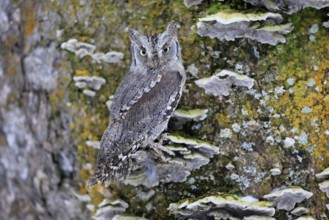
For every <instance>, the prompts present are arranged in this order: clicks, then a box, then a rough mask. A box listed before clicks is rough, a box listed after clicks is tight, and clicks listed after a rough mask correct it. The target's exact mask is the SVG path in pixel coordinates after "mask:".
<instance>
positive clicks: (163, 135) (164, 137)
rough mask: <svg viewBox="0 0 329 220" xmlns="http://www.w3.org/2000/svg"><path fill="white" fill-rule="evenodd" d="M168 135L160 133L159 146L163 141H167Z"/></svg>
mask: <svg viewBox="0 0 329 220" xmlns="http://www.w3.org/2000/svg"><path fill="white" fill-rule="evenodd" d="M168 136H169V135H168V133H162V134H160V138H159V144H161V145H163V141H164V140H166V139H168Z"/></svg>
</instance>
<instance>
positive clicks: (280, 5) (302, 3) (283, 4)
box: [244, 0, 329, 14]
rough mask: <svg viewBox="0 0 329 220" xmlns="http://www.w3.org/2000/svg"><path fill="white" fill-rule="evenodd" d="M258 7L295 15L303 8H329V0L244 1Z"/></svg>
mask: <svg viewBox="0 0 329 220" xmlns="http://www.w3.org/2000/svg"><path fill="white" fill-rule="evenodd" d="M244 1H245V2H248V3H251V4H253V5H257V6H264V7H266V8H267V9H268V10H271V11H283V12H284V13H287V14H292V13H295V12H297V11H299V10H301V9H303V8H309V7H310V8H316V9H321V8H325V7H329V0H284V1H281V0H275V1H269V0H244Z"/></svg>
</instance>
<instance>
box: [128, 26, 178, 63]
mask: <svg viewBox="0 0 329 220" xmlns="http://www.w3.org/2000/svg"><path fill="white" fill-rule="evenodd" d="M129 37H130V40H131V42H132V45H131V49H132V59H133V64H132V65H134V66H139V67H145V68H147V69H151V68H158V67H161V66H163V65H165V64H167V63H168V62H170V61H178V62H181V52H180V46H179V43H178V40H177V29H176V26H175V24H174V23H169V25H168V27H167V30H166V31H165V32H163V33H160V34H151V35H141V34H139V33H138V32H137V31H136V30H133V29H129Z"/></svg>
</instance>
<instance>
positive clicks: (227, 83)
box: [195, 70, 255, 96]
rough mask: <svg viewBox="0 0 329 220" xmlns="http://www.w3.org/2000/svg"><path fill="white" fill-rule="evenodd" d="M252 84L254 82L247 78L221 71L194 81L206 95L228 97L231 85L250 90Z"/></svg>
mask: <svg viewBox="0 0 329 220" xmlns="http://www.w3.org/2000/svg"><path fill="white" fill-rule="evenodd" d="M254 82H255V80H254V79H252V78H250V77H248V76H244V75H240V74H237V73H235V72H232V71H229V70H222V71H221V72H219V73H217V74H215V75H213V76H211V77H208V78H202V79H199V80H196V81H195V83H196V84H197V85H198V86H199V87H201V88H203V89H205V92H206V93H207V94H212V95H214V96H228V95H229V94H230V88H231V86H232V85H235V86H242V87H246V88H248V89H251V88H252V87H253V85H254Z"/></svg>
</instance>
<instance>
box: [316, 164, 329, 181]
mask: <svg viewBox="0 0 329 220" xmlns="http://www.w3.org/2000/svg"><path fill="white" fill-rule="evenodd" d="M315 176H316V178H318V179H324V178H329V167H328V168H326V169H324V170H323V171H322V172H321V173H318V174H316V175H315Z"/></svg>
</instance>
